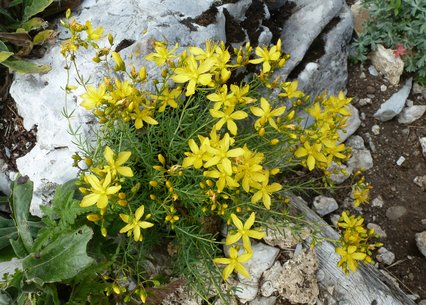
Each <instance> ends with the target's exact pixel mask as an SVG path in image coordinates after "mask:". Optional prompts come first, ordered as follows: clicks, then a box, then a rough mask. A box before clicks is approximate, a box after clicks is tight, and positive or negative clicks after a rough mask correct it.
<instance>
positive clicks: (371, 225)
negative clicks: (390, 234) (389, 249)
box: [367, 223, 387, 238]
mask: <svg viewBox="0 0 426 305" xmlns="http://www.w3.org/2000/svg"><path fill="white" fill-rule="evenodd" d="M367 228H368V229H373V230H374V233H375V234H377V235H378V236H379V237H380V238H386V237H387V234H386V232H385V231H384V230H383V229H382V228H381V227H380V226H379V225H378V224H375V223H369V224H367Z"/></svg>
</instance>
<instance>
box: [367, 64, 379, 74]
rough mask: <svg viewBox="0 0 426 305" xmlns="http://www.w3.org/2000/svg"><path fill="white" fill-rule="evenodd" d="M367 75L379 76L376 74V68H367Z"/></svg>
mask: <svg viewBox="0 0 426 305" xmlns="http://www.w3.org/2000/svg"><path fill="white" fill-rule="evenodd" d="M368 73H370V75H372V76H379V72H377V70H376V68H375V67H374V66H369V67H368Z"/></svg>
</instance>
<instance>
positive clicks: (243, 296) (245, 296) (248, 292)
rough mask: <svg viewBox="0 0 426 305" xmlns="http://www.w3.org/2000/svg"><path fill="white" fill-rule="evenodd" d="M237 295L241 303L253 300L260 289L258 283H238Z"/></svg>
mask: <svg viewBox="0 0 426 305" xmlns="http://www.w3.org/2000/svg"><path fill="white" fill-rule="evenodd" d="M236 288H237V289H236V291H235V295H236V296H237V298H238V299H239V300H240V302H241V303H243V304H244V303H247V302H250V301H253V300H254V299H255V298H256V296H257V293H258V291H259V287H258V284H257V283H256V284H255V285H254V284H251V285H250V284H246V283H241V282H240V283H238V284H237V286H236Z"/></svg>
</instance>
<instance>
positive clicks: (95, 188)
mask: <svg viewBox="0 0 426 305" xmlns="http://www.w3.org/2000/svg"><path fill="white" fill-rule="evenodd" d="M86 179H87V182H89V184H90V186H91V187H92V188H91V190H90V191H91V194H88V195H86V196H84V197H83V199H82V200H81V203H80V206H81V207H83V208H85V207H88V206H91V205H94V204H95V203H96V206H97V207H98V208H100V209H104V208H106V206H107V205H108V196H109V195H112V194H115V193H117V192H118V191H119V190H120V189H121V185H116V186H110V183H111V173H110V172H109V171H108V172H107V174H106V176H105V179H104V180H103V182H101V181H99V179H98V178H97V177H96V176H95V175H88V176H87V178H86Z"/></svg>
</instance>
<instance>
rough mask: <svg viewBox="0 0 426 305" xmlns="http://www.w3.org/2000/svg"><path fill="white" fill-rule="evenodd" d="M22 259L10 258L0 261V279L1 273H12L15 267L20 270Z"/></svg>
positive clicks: (0, 277)
mask: <svg viewBox="0 0 426 305" xmlns="http://www.w3.org/2000/svg"><path fill="white" fill-rule="evenodd" d="M22 261H23V260H22V259H17V258H15V257H14V258H12V259H11V260H10V261H7V262H0V279H2V278H3V275H4V274H6V273H9V274H13V273H15V270H16V269H19V270H22V269H23V268H22Z"/></svg>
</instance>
